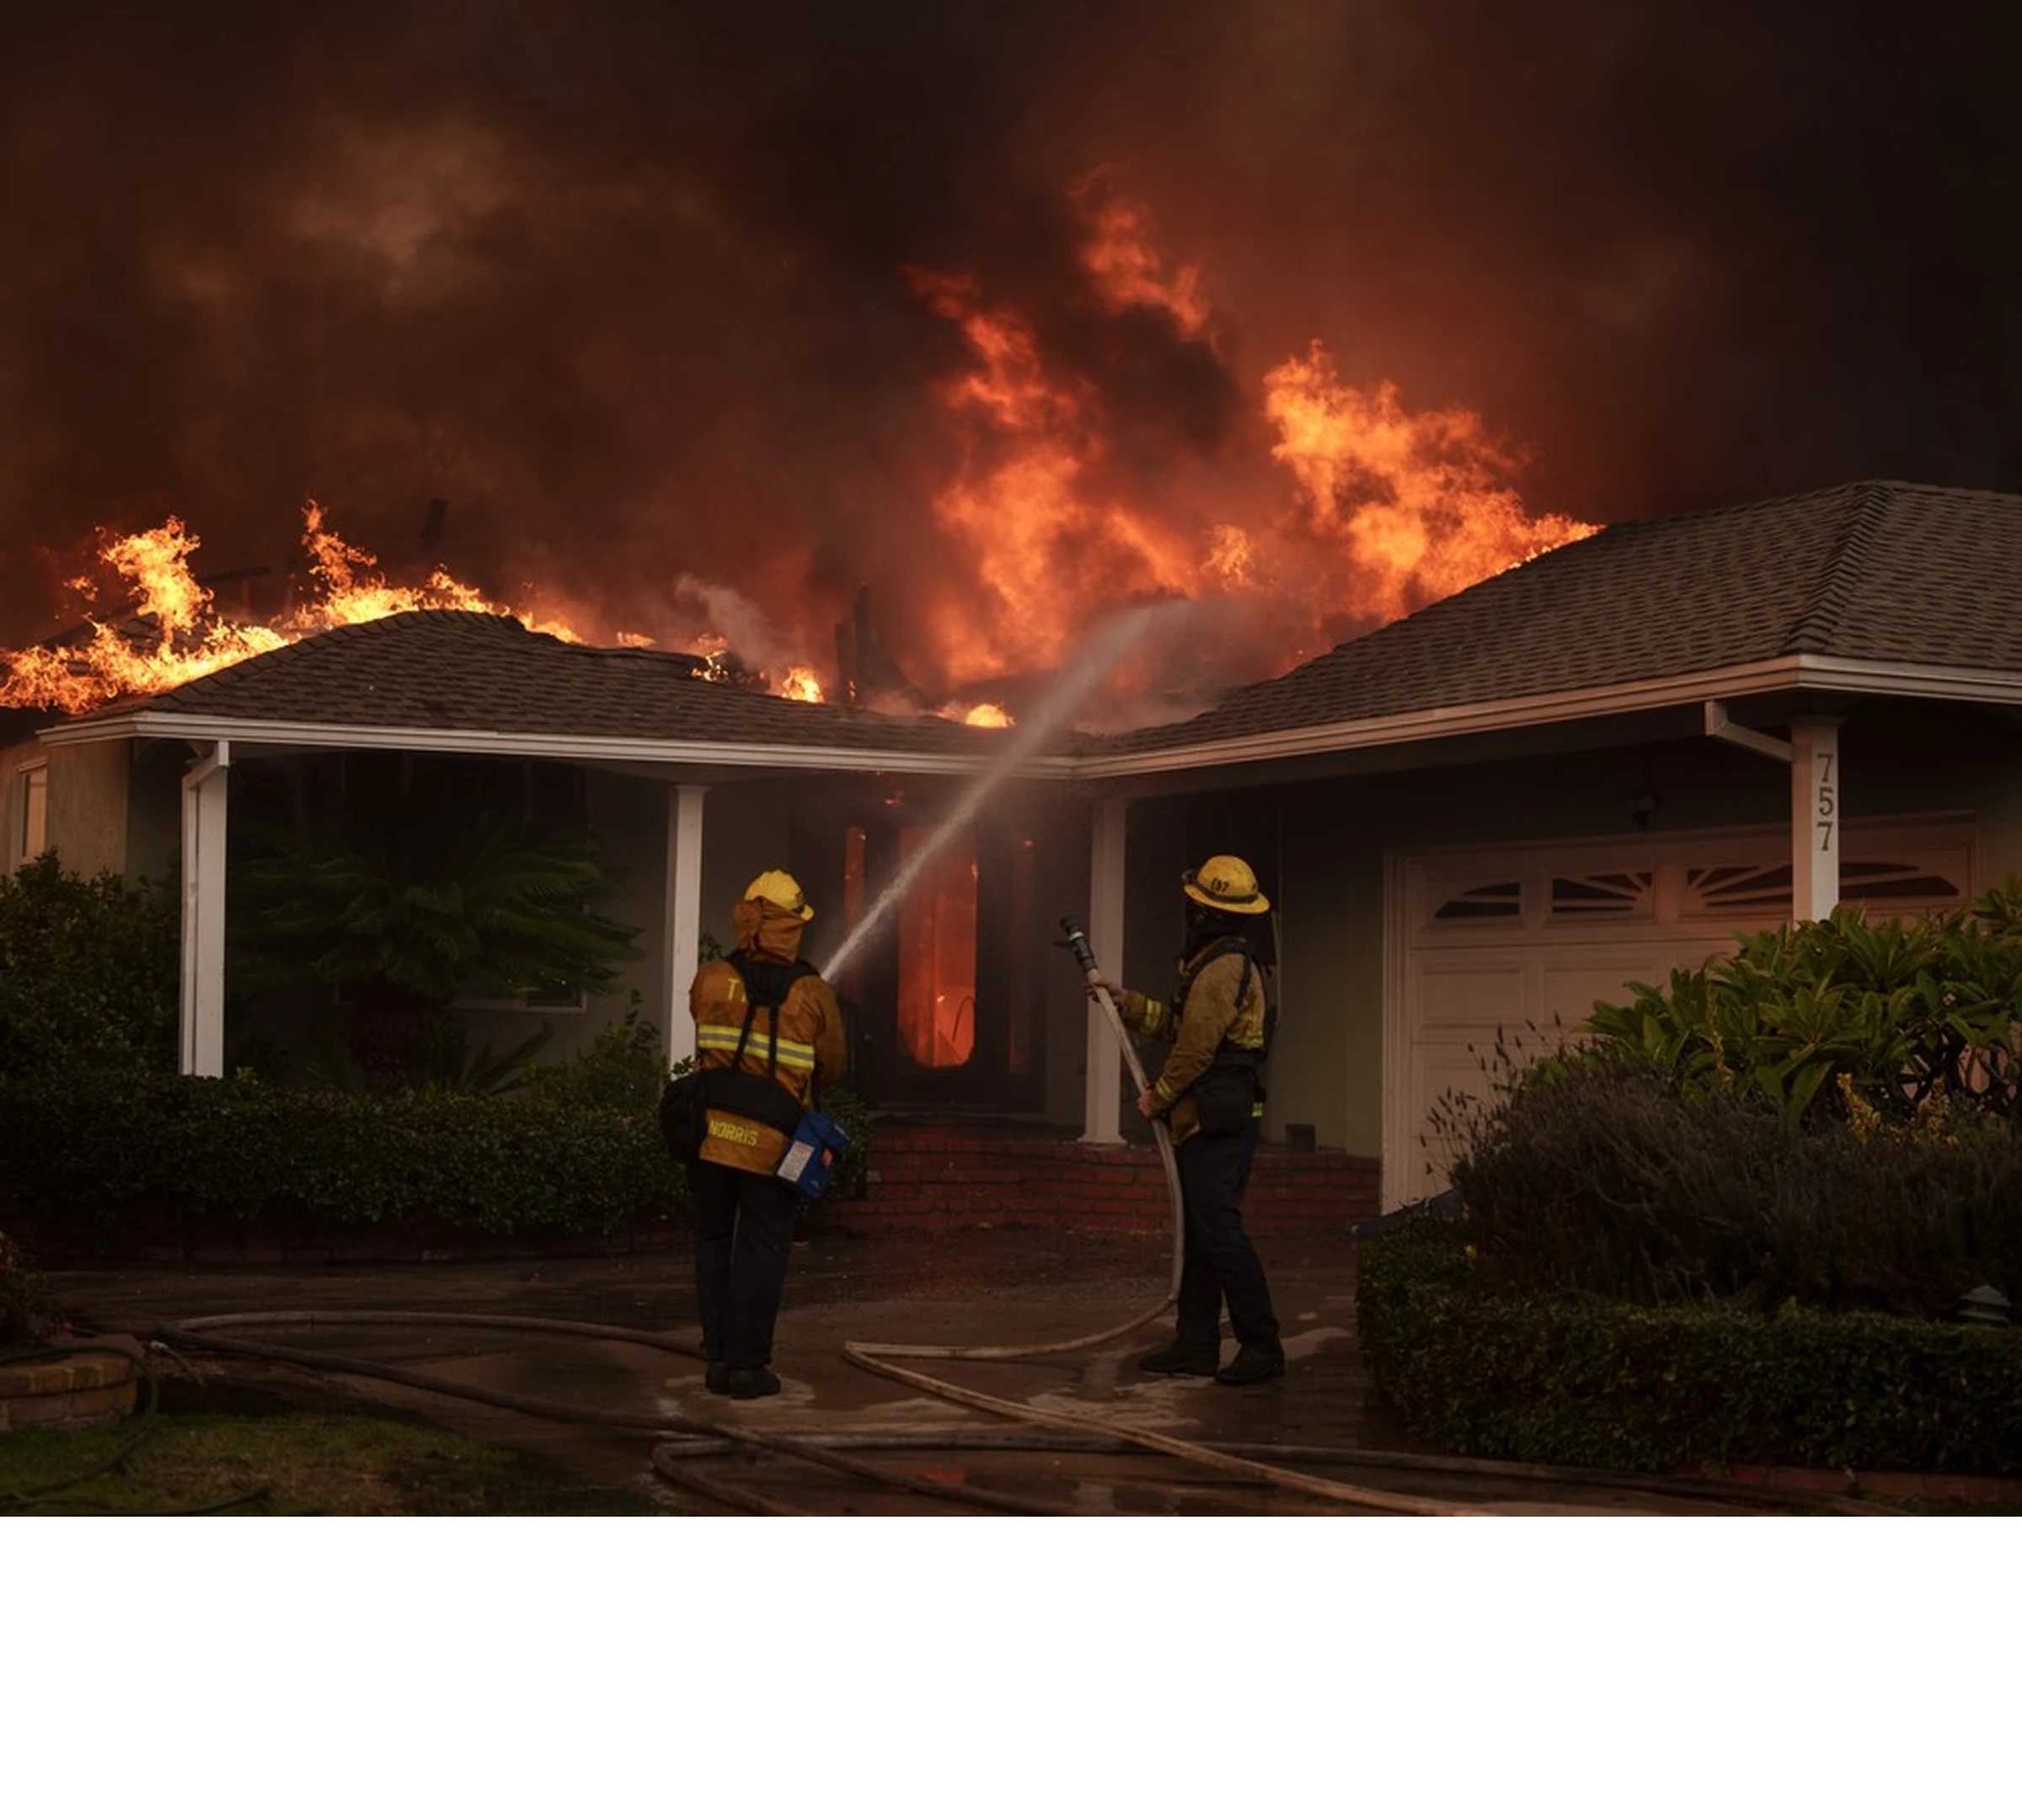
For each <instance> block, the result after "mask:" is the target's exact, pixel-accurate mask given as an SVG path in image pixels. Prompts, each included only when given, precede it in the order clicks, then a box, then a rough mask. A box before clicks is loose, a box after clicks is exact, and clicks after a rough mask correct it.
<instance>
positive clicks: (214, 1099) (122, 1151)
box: [0, 1074, 687, 1234]
mask: <svg viewBox="0 0 2022 1820" xmlns="http://www.w3.org/2000/svg"><path fill="white" fill-rule="evenodd" d="M0 1186H4V1188H5V1191H6V1192H7V1194H8V1197H9V1198H10V1199H11V1200H12V1202H13V1204H14V1205H15V1206H17V1207H19V1208H20V1209H21V1210H22V1211H24V1212H26V1213H28V1214H29V1216H31V1217H32V1218H34V1219H35V1221H36V1223H38V1224H39V1225H40V1226H42V1227H43V1228H45V1229H50V1230H54V1229H59V1228H61V1229H66V1230H71V1231H73V1232H74V1231H77V1230H79V1229H80V1228H83V1229H88V1230H91V1231H95V1232H98V1233H101V1234H103V1233H108V1232H111V1231H114V1230H116V1228H117V1227H118V1225H119V1223H120V1218H121V1216H122V1215H123V1214H126V1213H128V1212H135V1211H136V1210H157V1211H159V1210H166V1211H169V1212H174V1213H178V1214H187V1215H194V1216H196V1217H198V1218H217V1217H222V1218H227V1219H233V1220H243V1221H246V1222H249V1223H252V1222H257V1221H260V1220H263V1219H265V1218H280V1219H283V1220H308V1221H311V1222H318V1223H320V1222H324V1221H327V1222H329V1223H333V1224H338V1225H361V1224H362V1225H396V1224H403V1223H429V1224H438V1225H444V1226H451V1227H462V1228H470V1229H472V1230H475V1231H480V1232H487V1233H495V1234H516V1233H524V1232H527V1231H531V1230H537V1229H538V1230H547V1231H553V1232H577V1233H598V1232H609V1231H612V1230H614V1229H616V1228H620V1227H623V1226H624V1225H625V1224H627V1223H629V1222H631V1221H633V1220H635V1219H639V1218H650V1217H654V1216H658V1215H661V1214H665V1213H667V1212H672V1211H675V1210H677V1209H683V1208H685V1207H687V1183H686V1180H685V1178H684V1176H683V1175H682V1172H681V1171H680V1170H677V1169H676V1168H675V1167H674V1165H673V1164H671V1162H670V1161H669V1159H668V1158H667V1154H666V1150H665V1148H663V1147H662V1145H661V1139H660V1133H659V1131H658V1129H657V1127H656V1126H655V1121H654V1119H653V1116H652V1114H651V1113H650V1111H630V1110H622V1111H621V1110H615V1109H612V1108H608V1107H598V1106H594V1105H570V1104H564V1103H559V1102H555V1101H546V1100H540V1099H537V1098H533V1097H531V1096H529V1097H520V1098H504V1097H498V1096H486V1095H471V1094H455V1093H446V1092H430V1091H418V1092H410V1093H401V1094H394V1095H362V1094H344V1093H334V1092H328V1091H322V1090H317V1089H302V1088H291V1087H278V1086H275V1085H273V1084H269V1083H266V1082H264V1081H261V1080H259V1079H255V1078H254V1077H252V1076H249V1075H238V1076H234V1077H233V1078H231V1079H223V1080H213V1079H202V1078H199V1077H193V1076H182V1075H173V1074H149V1075H131V1074H126V1075H117V1074H72V1075H65V1076H56V1077H45V1078H38V1079H12V1080H0Z"/></svg>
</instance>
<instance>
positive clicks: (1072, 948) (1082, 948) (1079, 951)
mask: <svg viewBox="0 0 2022 1820" xmlns="http://www.w3.org/2000/svg"><path fill="white" fill-rule="evenodd" d="M1060 926H1061V928H1062V929H1065V930H1066V931H1067V951H1068V952H1069V953H1070V954H1072V955H1073V956H1074V959H1075V961H1076V962H1077V963H1078V965H1079V966H1080V968H1081V971H1082V972H1084V973H1085V974H1087V975H1088V976H1089V978H1090V979H1093V978H1094V977H1095V975H1096V972H1097V971H1098V969H1097V967H1096V966H1095V950H1094V949H1093V948H1091V947H1089V937H1088V932H1087V930H1085V929H1083V928H1082V926H1081V924H1080V923H1078V922H1076V921H1075V920H1074V918H1073V917H1071V916H1063V917H1062V918H1061V919H1060Z"/></svg>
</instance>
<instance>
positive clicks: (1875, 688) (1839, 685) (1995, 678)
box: [1797, 656, 2022, 706]
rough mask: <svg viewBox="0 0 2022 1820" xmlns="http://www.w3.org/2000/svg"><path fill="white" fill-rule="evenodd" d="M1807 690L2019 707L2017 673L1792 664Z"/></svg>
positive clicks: (1851, 662) (1816, 660)
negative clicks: (1825, 689) (2015, 705)
mask: <svg viewBox="0 0 2022 1820" xmlns="http://www.w3.org/2000/svg"><path fill="white" fill-rule="evenodd" d="M1797 663H1798V669H1799V676H1800V681H1801V682H1803V684H1804V686H1805V688H1834V689H1844V690H1847V691H1848V692H1849V693H1854V694H1860V695H1913V696H1918V697H1920V698H1922V699H1924V700H1926V701H1976V702H1987V703H1991V704H1995V705H1997V706H2010V705H2014V704H2022V671H2016V670H1961V669H1953V668H1947V667H1945V666H1941V665H1934V664H1908V663H1878V662H1874V661H1869V660H1867V659H1864V658H1857V657H1817V656H1803V657H1800V658H1799V659H1798V660H1797Z"/></svg>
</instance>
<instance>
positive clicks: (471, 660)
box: [95, 608, 992, 758]
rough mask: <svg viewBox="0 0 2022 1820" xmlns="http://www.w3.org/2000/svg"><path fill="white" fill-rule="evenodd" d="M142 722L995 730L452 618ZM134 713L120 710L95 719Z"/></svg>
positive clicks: (373, 636) (851, 735)
mask: <svg viewBox="0 0 2022 1820" xmlns="http://www.w3.org/2000/svg"><path fill="white" fill-rule="evenodd" d="M139 705H140V707H141V708H142V709H143V710H144V711H145V712H146V714H147V715H148V716H150V717H151V718H152V717H157V716H169V715H174V716H188V717H190V718H191V719H201V720H205V721H207V722H218V721H237V722H246V723H271V724H275V725H288V726H297V727H322V728H333V727H342V728H365V727H372V728H415V729H423V730H429V731H460V732H470V733H475V734H505V735H532V736H543V735H545V736H554V737H558V738H573V739H585V738H596V739H610V740H633V741H645V742H678V743H682V744H685V745H693V744H695V743H696V742H698V741H703V742H708V743H711V744H714V745H720V746H725V747H729V746H773V747H779V746H787V747H816V748H843V749H847V750H849V751H853V752H914V753H928V754H946V755H948V756H949V757H956V758H960V757H973V756H974V755H975V754H976V753H977V752H979V751H987V750H989V749H990V747H991V744H992V738H991V735H990V734H989V732H988V731H987V730H982V729H977V728H973V727H968V726H963V725H958V724H956V723H954V722H951V721H949V720H942V719H939V717H937V716H933V715H918V716H916V717H912V718H900V717H897V716H894V715H877V714H871V713H868V712H859V711H857V710H854V709H848V708H843V707H837V706H832V705H830V704H825V703H819V702H799V701H788V700H784V699H781V698H780V697H778V696H776V695H767V694H762V693H758V692H757V691H755V690H752V689H746V688H736V687H733V686H731V685H729V684H725V683H721V682H708V681H704V680H702V679H700V678H698V677H695V676H693V674H691V672H690V669H689V666H688V662H687V660H686V659H685V658H682V657H678V656H671V655H668V654H666V653H662V652H656V651H652V650H601V649H598V648H596V647H593V646H591V645H570V644H567V643H564V641H563V640H559V639H555V638H552V637H549V636H548V635H547V634H544V633H537V632H530V631H528V630H527V629H526V628H525V627H524V626H522V625H521V624H520V623H519V622H518V621H517V620H515V619H510V618H501V617H499V616H496V615H494V614H490V613H468V612H459V611H456V610H453V609H447V608H445V609H437V610H426V609H425V610H422V611H419V612H415V613H395V614H393V615H391V616H389V617H388V618H382V619H373V620H368V621H366V622H364V623H363V624H358V625H350V626H340V627H337V628H335V629H333V630H331V631H329V632H321V633H318V634H316V635H315V636H313V637H312V638H306V639H303V640H301V641H300V642H298V643H297V644H293V645H283V646H281V648H280V649H279V650H272V651H267V652H265V653H263V654H262V655H261V656H257V657H250V658H248V659H246V660H244V661H243V662H240V663H236V664H233V665H230V666H227V667H226V668H224V669H222V670H214V671H211V672H210V673H209V674H208V675H206V676H202V677H197V678H196V679H195V681H193V682H185V683H184V684H182V685H181V686H180V687H179V688H173V689H169V690H166V691H164V692H163V693H161V694H159V695H156V696H153V697H151V698H150V699H147V701H146V702H144V703H142V704H139ZM132 712H134V704H131V703H129V704H120V705H119V706H117V707H115V708H113V709H107V710H105V711H104V714H103V715H100V716H98V717H95V718H112V717H114V716H120V715H128V714H131V713H132Z"/></svg>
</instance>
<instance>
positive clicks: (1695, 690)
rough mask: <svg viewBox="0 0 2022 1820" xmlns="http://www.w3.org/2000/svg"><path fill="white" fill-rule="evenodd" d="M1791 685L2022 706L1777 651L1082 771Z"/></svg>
mask: <svg viewBox="0 0 2022 1820" xmlns="http://www.w3.org/2000/svg"><path fill="white" fill-rule="evenodd" d="M1791 688H1813V689H1841V690H1845V691H1848V692H1849V693H1860V694H1868V695H1911V696H1919V697H1923V698H1925V699H1936V700H1945V701H1978V702H1989V703H1995V704H2007V703H2015V704H2022V672H2015V671H2000V670H1956V669H1941V668H1936V667H1933V666H1927V665H1922V664H1898V663H1872V662H1868V661H1862V660H1859V659H1855V658H1843V657H1819V656H1810V655H1799V656H1785V657H1772V658H1767V659H1764V660H1763V661H1761V662H1758V663H1750V664H1736V665H1732V666H1729V667H1727V668H1725V669H1721V670H1701V671H1697V672H1693V673H1692V674H1690V675H1685V676H1668V677H1652V678H1651V679H1650V681H1648V682H1624V683H1620V684H1616V685H1613V686H1611V687H1608V688H1591V689H1565V690H1559V691H1555V692H1554V693H1550V694H1545V695H1517V696H1506V697H1504V698H1503V699H1500V700H1497V701H1485V702H1463V703H1461V704H1458V705H1456V706H1454V707H1452V708H1428V709H1420V710H1419V711H1418V712H1416V713H1413V714H1404V715H1383V716H1382V717H1380V718H1377V719H1375V720H1336V721H1330V722H1328V723H1325V724H1324V725H1316V726H1304V727H1291V728H1287V729H1286V730H1285V731H1282V732H1277V733H1257V734H1252V735H1250V736H1248V737H1247V738H1244V739H1232V740H1217V741H1215V742H1214V743H1212V745H1205V746H1185V747H1164V748H1161V749H1160V750H1159V751H1158V752H1133V753H1129V754H1127V755H1121V756H1119V757H1113V758H1084V759H1083V760H1082V761H1081V763H1080V765H1079V767H1078V771H1077V773H1076V774H1077V775H1078V776H1081V777H1084V778H1098V777H1131V776H1134V775H1138V774H1141V773H1154V772H1163V771H1184V770H1190V769H1196V768H1201V767H1204V766H1207V765H1230V764H1249V763H1256V762H1258V761H1259V760H1261V759H1267V758H1292V757H1306V756H1308V755H1313V754H1320V753H1326V752H1353V751H1356V750H1357V749H1358V748H1362V747H1377V746H1404V745H1409V744H1410V743H1412V742H1413V741H1418V740H1431V739H1452V738H1454V737H1456V736H1459V735H1462V734H1467V733H1493V732H1501V731H1506V730H1508V729H1511V728H1516V727H1527V726H1541V725H1549V724H1550V723H1552V722H1553V721H1559V720H1597V719H1599V718H1601V717H1602V716H1604V715H1618V714H1635V713H1640V712H1642V711H1644V710H1646V709H1656V708H1680V707H1691V708H1701V707H1703V704H1704V702H1705V701H1707V700H1708V699H1710V698H1713V697H1715V696H1722V695H1729V696H1739V695H1763V694H1769V693H1773V692H1775V691H1777V690H1779V689H1791Z"/></svg>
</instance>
